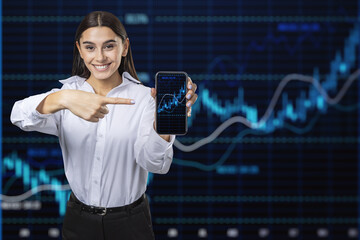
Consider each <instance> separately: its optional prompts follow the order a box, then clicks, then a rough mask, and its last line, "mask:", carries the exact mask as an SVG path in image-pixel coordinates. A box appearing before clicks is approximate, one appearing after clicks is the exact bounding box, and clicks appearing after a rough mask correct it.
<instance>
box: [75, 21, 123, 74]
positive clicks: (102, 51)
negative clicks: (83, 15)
mask: <svg viewBox="0 0 360 240" xmlns="http://www.w3.org/2000/svg"><path fill="white" fill-rule="evenodd" d="M76 46H77V48H78V50H79V52H80V56H81V58H82V59H83V60H84V63H85V65H86V67H87V68H88V69H89V71H90V72H91V77H94V78H96V79H98V80H105V79H109V78H110V77H112V76H113V75H114V74H118V68H119V66H120V63H121V57H122V56H124V57H125V56H126V54H127V51H128V46H129V39H126V41H125V42H124V43H123V42H122V40H121V38H120V37H119V36H118V35H116V34H115V33H114V32H113V30H111V28H108V27H92V28H88V29H86V30H85V31H84V32H83V33H82V35H81V38H80V40H79V42H76Z"/></svg>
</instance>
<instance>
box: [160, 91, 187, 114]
mask: <svg viewBox="0 0 360 240" xmlns="http://www.w3.org/2000/svg"><path fill="white" fill-rule="evenodd" d="M165 96H173V99H175V100H176V101H177V102H178V103H179V104H182V102H183V101H184V99H185V96H184V97H183V99H182V100H181V101H179V100H178V99H177V97H176V96H175V95H174V94H169V93H166V94H164V95H163V97H162V98H161V100H160V102H159V105H158V113H160V112H161V111H165V112H167V113H170V112H168V111H166V110H163V108H160V105H161V103H162V101H165V100H163V99H164V97H165ZM173 111H174V108H173V109H172V111H171V112H173Z"/></svg>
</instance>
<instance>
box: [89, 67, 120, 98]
mask: <svg viewBox="0 0 360 240" xmlns="http://www.w3.org/2000/svg"><path fill="white" fill-rule="evenodd" d="M86 81H87V82H88V83H89V84H90V85H91V86H92V87H93V89H94V91H95V93H96V94H99V95H101V96H106V95H107V94H108V93H109V92H110V91H111V89H113V88H115V87H117V86H119V85H120V84H121V83H122V78H121V76H120V74H119V72H117V71H116V72H115V73H114V74H113V75H112V76H111V77H110V78H107V79H96V78H95V77H94V76H93V75H92V74H91V76H90V77H89V78H88V79H87V80H86Z"/></svg>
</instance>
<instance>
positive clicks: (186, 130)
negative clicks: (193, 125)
mask: <svg viewBox="0 0 360 240" xmlns="http://www.w3.org/2000/svg"><path fill="white" fill-rule="evenodd" d="M160 74H184V75H185V77H186V80H185V83H186V85H185V86H186V89H187V86H188V81H189V77H188V75H187V73H186V72H183V71H159V72H157V73H156V74H155V89H156V96H155V104H156V108H155V128H156V129H155V130H156V132H157V133H158V134H161V135H179V136H181V135H185V134H186V133H187V132H188V123H187V109H188V107H185V129H184V132H181V133H175V132H172V133H171V132H170V133H169V132H159V131H158V121H157V118H158V116H157V110H158V101H157V100H158V99H157V96H158V95H157V93H158V91H157V90H158V76H159V75H160ZM186 101H187V99H186Z"/></svg>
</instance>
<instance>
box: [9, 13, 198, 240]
mask: <svg viewBox="0 0 360 240" xmlns="http://www.w3.org/2000/svg"><path fill="white" fill-rule="evenodd" d="M72 74H73V76H72V77H70V78H68V79H65V80H62V81H61V83H63V86H62V88H61V89H53V90H51V91H49V92H47V93H44V94H39V95H35V96H31V97H28V98H26V99H23V100H20V101H17V102H16V103H15V104H14V107H13V110H12V113H11V121H12V123H13V124H15V125H17V126H19V127H20V128H21V129H23V130H25V131H39V132H43V133H47V134H52V135H56V136H58V137H59V142H60V146H61V149H62V155H63V160H64V168H65V174H66V177H67V180H68V182H69V185H70V187H71V190H72V193H71V196H70V199H69V200H68V203H67V208H66V214H65V217H64V223H63V232H62V233H63V239H73V240H78V239H86V240H92V239H93V240H101V239H111V240H112V239H124V240H128V239H129V240H142V239H143V240H149V239H154V233H153V230H152V223H151V217H150V208H149V204H148V201H147V197H146V194H145V191H146V184H147V176H148V172H152V173H161V174H164V173H167V172H168V171H169V168H170V165H171V162H172V157H173V149H172V145H173V142H174V140H175V136H173V135H171V136H170V135H158V134H157V133H156V131H155V129H154V113H155V101H154V96H155V89H150V88H148V87H145V86H143V85H142V84H141V82H140V81H139V79H138V77H137V74H136V71H135V67H134V63H133V59H132V56H131V49H130V41H129V38H128V36H127V34H126V31H125V28H124V26H123V25H122V24H121V22H120V21H119V19H117V18H116V17H115V16H114V15H113V14H111V13H107V12H92V13H89V14H88V15H87V16H86V17H85V18H84V19H83V21H82V22H81V23H80V25H79V27H78V29H77V32H76V36H75V42H74V61H73V70H72ZM190 89H191V90H190ZM195 90H196V84H192V82H191V80H190V79H189V85H188V89H187V95H189V96H190V97H189V99H188V100H187V101H188V102H190V103H191V104H193V103H194V102H195V101H196V98H197V95H196V94H195ZM135 103H136V104H135ZM189 111H190V108H189Z"/></svg>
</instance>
